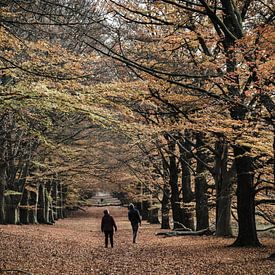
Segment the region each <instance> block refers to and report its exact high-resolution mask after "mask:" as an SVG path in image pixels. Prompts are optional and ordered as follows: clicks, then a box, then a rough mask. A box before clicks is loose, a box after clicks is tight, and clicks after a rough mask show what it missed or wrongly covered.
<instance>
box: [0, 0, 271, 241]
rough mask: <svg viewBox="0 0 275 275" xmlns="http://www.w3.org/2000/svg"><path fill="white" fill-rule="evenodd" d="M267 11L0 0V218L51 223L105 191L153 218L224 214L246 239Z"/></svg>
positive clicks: (193, 225) (262, 138)
mask: <svg viewBox="0 0 275 275" xmlns="http://www.w3.org/2000/svg"><path fill="white" fill-rule="evenodd" d="M273 20H274V5H273V1H271V0H245V1H239V0H229V1H228V0H218V1H217V0H215V1H214V0H208V1H204V0H193V1H185V0H169V1H168V0H162V1H158V0H156V1H152V0H151V1H149V0H148V1H146V0H144V1H143V0H133V1H126V0H125V1H124V0H106V1H104V0H101V1H92V0H90V1H88V0H66V1H65V0H37V1H29V0H20V1H15V0H3V1H1V2H0V223H1V224H6V223H12V224H20V223H22V224H28V223H49V224H51V223H54V221H55V220H56V219H59V218H63V217H64V210H65V208H72V207H75V206H79V205H81V204H84V203H85V199H87V198H89V197H90V196H92V195H93V194H94V192H96V191H97V190H107V191H110V192H115V193H116V194H118V195H119V196H120V197H121V196H122V195H123V196H124V197H125V199H126V202H127V201H134V202H136V203H138V202H139V203H140V202H141V203H140V207H141V211H143V210H144V209H145V208H146V209H147V210H148V211H149V213H150V214H152V213H156V211H158V209H159V212H160V216H161V227H162V228H166V229H168V228H170V226H171V225H172V229H175V230H176V229H177V230H180V229H181V230H182V229H185V230H187V231H188V232H190V230H191V231H192V232H193V231H201V230H204V229H209V228H210V229H211V231H212V232H215V235H217V236H231V235H232V222H233V223H234V224H237V228H238V234H237V238H236V240H235V242H234V244H233V245H235V246H259V245H260V242H259V240H258V236H257V226H256V225H257V224H260V223H261V224H262V225H264V226H265V228H264V229H266V228H272V227H274V222H275V221H274V199H275V193H274V182H275V163H274V153H275V140H274V134H275V120H274V118H275V101H274V100H275V95H274V76H273V74H272V71H273V68H274V47H273V43H274V22H273ZM146 215H147V214H146V213H145V210H144V217H145V216H146ZM232 219H233V221H232ZM207 232H209V230H208V231H207Z"/></svg>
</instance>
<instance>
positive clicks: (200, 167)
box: [195, 133, 209, 231]
mask: <svg viewBox="0 0 275 275" xmlns="http://www.w3.org/2000/svg"><path fill="white" fill-rule="evenodd" d="M197 137H198V138H197V144H196V147H197V152H198V153H197V155H198V158H199V160H198V161H197V168H196V177H195V199H196V218H197V224H196V230H197V231H198V230H201V229H205V228H208V227H209V214H208V197H207V181H206V176H205V173H206V167H205V165H204V164H203V162H206V161H207V160H206V153H205V151H204V149H203V148H202V145H203V144H202V138H203V136H202V134H200V133H199V134H197Z"/></svg>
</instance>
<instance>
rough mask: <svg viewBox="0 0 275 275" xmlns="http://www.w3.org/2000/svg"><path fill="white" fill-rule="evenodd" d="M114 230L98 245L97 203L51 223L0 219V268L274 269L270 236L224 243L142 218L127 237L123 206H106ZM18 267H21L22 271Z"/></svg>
mask: <svg viewBox="0 0 275 275" xmlns="http://www.w3.org/2000/svg"><path fill="white" fill-rule="evenodd" d="M109 209H110V212H111V214H112V215H113V216H114V217H115V219H116V222H117V225H118V232H117V233H116V235H115V247H114V248H113V249H111V248H107V249H106V248H104V245H103V243H104V236H103V234H102V233H101V232H100V230H99V229H100V220H101V217H102V211H103V209H102V208H96V207H91V208H89V209H88V210H87V212H78V213H77V215H74V216H73V217H71V218H67V219H64V220H60V221H57V222H56V224H55V225H53V226H50V225H25V226H15V225H5V226H3V225H0V269H1V270H18V271H17V272H10V271H2V272H1V271H0V274H43V275H49V274H73V275H82V274H108V275H109V274H123V275H125V274H163V275H164V274H165V275H166V274H184V275H185V274H186V275H188V274H190V275H191V274H192V275H193V274H194V275H197V274H198V275H200V274H265V275H266V274H275V262H274V261H273V262H272V261H270V260H266V259H265V258H266V257H267V256H268V255H269V254H271V252H274V251H275V240H274V239H261V242H262V243H263V244H264V245H266V246H265V247H264V248H260V249H253V248H250V249H243V248H228V247H226V246H227V245H228V244H230V243H232V242H233V239H220V238H219V239H218V238H215V237H169V238H163V237H158V236H155V235H154V234H155V232H156V231H160V230H159V226H155V225H149V224H147V223H143V225H142V228H141V230H140V234H139V238H138V243H137V244H132V243H131V229H130V224H129V222H128V221H127V210H126V209H125V208H121V207H110V208H109ZM20 271H24V272H26V273H22V272H20Z"/></svg>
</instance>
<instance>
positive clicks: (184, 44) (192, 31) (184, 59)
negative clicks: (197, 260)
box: [101, 1, 274, 246]
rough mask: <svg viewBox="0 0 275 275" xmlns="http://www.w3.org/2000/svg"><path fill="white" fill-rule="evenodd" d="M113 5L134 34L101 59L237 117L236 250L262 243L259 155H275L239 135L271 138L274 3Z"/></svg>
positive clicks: (234, 138)
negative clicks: (257, 183) (258, 207)
mask: <svg viewBox="0 0 275 275" xmlns="http://www.w3.org/2000/svg"><path fill="white" fill-rule="evenodd" d="M109 2H110V3H111V5H112V9H114V13H113V14H114V20H116V18H119V19H117V20H118V21H117V22H122V21H125V22H127V23H128V25H127V26H128V28H129V26H132V29H131V30H132V31H134V34H133V35H130V34H129V33H130V32H129V31H128V32H127V33H126V34H127V36H124V40H120V44H119V45H120V46H119V47H117V48H116V47H114V46H112V47H108V45H102V46H103V47H104V46H105V49H106V50H101V52H102V53H104V54H107V55H110V56H111V57H113V58H114V59H116V60H120V61H122V62H124V63H126V64H127V65H128V66H131V67H132V69H134V70H138V71H139V72H140V71H142V72H143V73H146V74H149V75H151V76H154V77H156V78H158V79H162V80H164V81H166V82H168V83H170V84H173V85H176V86H178V87H180V88H181V89H182V91H183V92H185V93H189V94H191V95H193V96H199V97H201V98H206V97H208V98H209V99H210V100H211V101H212V102H213V103H215V105H220V104H223V105H224V106H226V110H224V111H226V112H227V117H228V118H230V119H232V126H231V129H232V134H233V135H232V136H231V137H229V140H230V143H231V146H232V148H233V150H234V158H235V166H236V171H237V183H238V188H237V200H238V223H239V234H238V237H237V240H236V242H235V245H239V246H243V245H244V246H247V245H248V246H249V245H252V246H253V245H254V246H257V245H259V241H258V238H257V234H256V225H255V185H254V183H255V178H254V175H255V173H256V170H255V166H254V165H255V156H254V154H256V155H258V156H260V155H262V154H264V155H265V156H266V158H269V157H272V156H270V154H269V153H268V152H267V151H266V150H265V149H264V152H263V151H261V150H262V149H263V147H261V146H262V145H260V144H263V143H261V141H260V139H258V141H257V142H259V143H258V145H257V146H255V135H253V134H252V133H251V135H250V137H249V138H248V136H247V135H244V134H242V132H243V131H244V129H247V126H248V125H250V124H251V123H252V124H254V125H257V127H259V128H262V130H263V131H267V132H269V141H268V143H269V144H270V123H269V122H267V121H265V115H264V113H265V114H267V116H268V117H269V116H270V115H269V114H268V112H269V111H268V110H269V107H268V106H267V104H263V98H265V97H267V98H269V99H270V101H269V102H270V104H271V105H273V104H274V103H272V97H271V92H270V91H271V87H272V85H273V84H272V78H271V75H270V73H269V72H268V71H269V69H268V68H270V65H271V63H270V62H269V60H270V58H271V53H272V51H271V49H270V45H271V44H270V40H269V38H268V33H270V31H271V25H270V24H271V20H272V16H273V14H272V9H271V2H270V1H266V2H262V1H245V2H243V1H207V2H206V1H153V2H152V1H142V2H140V1H138V2H136V1H132V2H131V3H126V2H124V1H109ZM116 26H117V25H116V24H113V30H114V34H115V31H116V30H117V33H120V34H121V29H123V27H120V25H119V26H118V27H116ZM116 37H120V36H116ZM127 38H131V40H129V39H127ZM168 39H169V42H170V44H169V42H168ZM172 39H173V40H172ZM133 40H135V42H136V43H137V45H138V46H137V47H136V48H133V47H131V45H133V42H132V41H133ZM125 41H126V42H125ZM171 41H173V42H174V43H173V44H172V43H171ZM145 43H147V45H146V44H145ZM114 44H115V41H114ZM169 45H170V46H171V45H172V47H169ZM139 48H140V49H141V48H142V49H143V55H140V54H139V53H140V49H139ZM135 49H137V51H135ZM183 49H184V50H183ZM160 52H161V53H162V58H161V57H160V56H159V55H158V53H160ZM169 54H170V55H169ZM148 57H149V58H148ZM165 57H167V59H166V61H165V62H164V59H165ZM182 64H184V65H183V66H182ZM144 76H145V75H144V74H142V77H144ZM220 106H221V105H220ZM252 118H253V120H252ZM271 120H274V117H273V118H271ZM234 121H235V122H234ZM252 121H253V122H252ZM234 124H235V125H234ZM259 128H258V129H259ZM243 133H244V132H243ZM260 135H261V134H260ZM261 136H262V135H261ZM227 138H228V135H227ZM252 140H253V142H252ZM260 147H261V148H260ZM256 158H257V157H256ZM266 178H269V175H267V177H266Z"/></svg>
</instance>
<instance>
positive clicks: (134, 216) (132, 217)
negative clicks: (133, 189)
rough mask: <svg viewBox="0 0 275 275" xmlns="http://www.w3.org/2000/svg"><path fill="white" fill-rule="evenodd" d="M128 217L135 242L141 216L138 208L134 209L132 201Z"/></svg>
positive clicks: (134, 241)
mask: <svg viewBox="0 0 275 275" xmlns="http://www.w3.org/2000/svg"><path fill="white" fill-rule="evenodd" d="M128 219H129V221H130V222H131V226H132V230H133V243H136V238H137V233H138V227H139V225H141V218H140V214H139V211H138V209H136V208H135V206H134V205H133V204H132V203H130V205H129V212H128Z"/></svg>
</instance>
